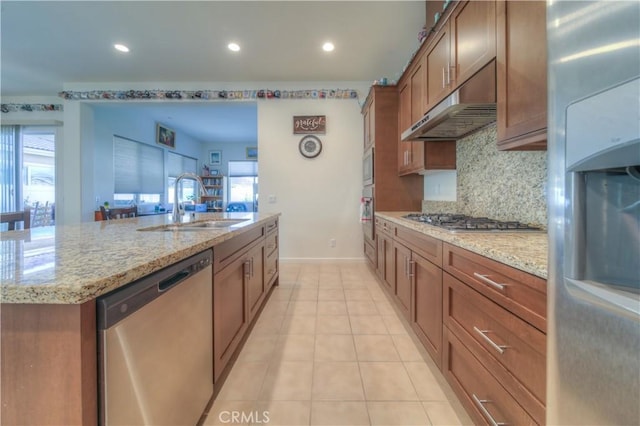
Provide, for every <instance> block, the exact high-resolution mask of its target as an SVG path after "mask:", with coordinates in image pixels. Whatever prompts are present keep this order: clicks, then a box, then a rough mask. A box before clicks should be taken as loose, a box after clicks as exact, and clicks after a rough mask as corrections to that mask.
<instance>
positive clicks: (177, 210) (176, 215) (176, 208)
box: [173, 173, 207, 223]
mask: <svg viewBox="0 0 640 426" xmlns="http://www.w3.org/2000/svg"><path fill="white" fill-rule="evenodd" d="M186 178H189V179H193V180H195V181H196V182H197V183H198V184H199V185H200V193H201V194H202V195H207V189H206V188H205V187H204V183H203V182H202V179H200V176H198V175H196V174H195V173H182V174H181V175H180V176H178V177H177V178H176V183H175V186H174V187H173V203H174V205H173V222H174V223H178V222H180V218H181V217H182V215H183V214H184V211H183V209H182V204H181V203H180V200H179V199H178V187H179V185H180V181H181V180H182V179H186Z"/></svg>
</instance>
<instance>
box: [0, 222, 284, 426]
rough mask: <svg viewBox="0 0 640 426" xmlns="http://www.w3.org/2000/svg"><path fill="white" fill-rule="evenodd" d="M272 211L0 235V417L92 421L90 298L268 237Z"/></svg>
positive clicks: (273, 279) (94, 382)
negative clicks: (219, 249)
mask: <svg viewBox="0 0 640 426" xmlns="http://www.w3.org/2000/svg"><path fill="white" fill-rule="evenodd" d="M278 216H279V214H269V213H230V214H220V213H196V214H195V215H187V216H185V217H184V218H183V222H184V225H187V226H188V225H190V224H191V225H193V224H197V223H201V222H204V221H215V220H229V219H239V220H242V221H241V222H239V223H236V224H233V225H231V226H228V227H215V228H208V229H203V230H189V231H187V230H184V231H181V230H165V229H163V228H165V227H167V226H172V224H171V222H170V220H171V218H170V217H169V216H167V215H164V216H150V217H139V218H131V219H122V220H116V221H103V222H90V223H81V224H74V225H65V226H59V227H47V228H34V229H30V230H25V231H12V232H6V233H3V234H2V260H1V264H0V268H1V274H2V285H1V287H0V295H1V297H2V305H1V327H2V336H1V337H2V372H1V373H2V376H1V381H2V418H1V419H0V420H1V421H0V422H1V423H3V424H67V425H70V424H89V425H90V424H96V423H97V421H98V415H97V413H98V378H97V358H98V357H97V341H96V339H97V338H96V298H97V297H99V296H101V295H104V294H106V293H109V292H111V291H113V290H115V289H117V288H119V287H122V286H124V285H126V284H128V283H130V282H132V281H135V280H137V279H139V278H142V277H144V276H146V275H149V274H151V273H153V272H155V271H158V270H160V269H162V268H164V267H167V266H169V265H172V264H174V263H176V262H178V261H180V260H182V259H186V258H188V257H189V256H192V255H194V254H197V253H200V252H202V251H204V250H207V249H211V248H212V247H213V248H214V253H215V247H216V246H220V245H224V246H225V247H229V243H231V244H233V241H238V242H243V246H244V245H251V246H252V247H253V246H255V245H256V244H258V243H259V244H261V245H264V242H265V235H267V234H269V233H270V234H269V235H275V239H276V242H277V220H278ZM274 233H276V234H274ZM249 235H250V236H252V241H246V242H245V241H244V240H245V239H246V237H247V236H249ZM255 236H259V242H257V240H255ZM272 238H273V237H272ZM272 245H273V244H272ZM275 247H276V248H275V250H273V251H272V252H271V253H272V254H271V256H272V257H271V258H270V259H272V258H273V256H275V262H276V265H277V245H276V246H275ZM274 252H275V253H274ZM238 253H240V252H239V251H238ZM214 256H215V255H214ZM214 261H215V260H214ZM276 268H277V266H276ZM268 277H269V283H270V284H273V283H277V272H276V273H275V275H269V276H268ZM265 284H266V283H265ZM261 300H264V299H261Z"/></svg>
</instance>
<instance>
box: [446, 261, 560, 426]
mask: <svg viewBox="0 0 640 426" xmlns="http://www.w3.org/2000/svg"><path fill="white" fill-rule="evenodd" d="M444 291H445V295H444V310H445V311H444V324H445V326H446V327H447V328H448V329H449V332H450V333H453V334H455V335H456V336H457V337H458V338H459V339H460V340H461V341H462V342H464V344H465V346H466V347H467V349H469V351H470V352H472V353H473V355H474V356H475V357H476V358H477V359H478V360H479V361H480V362H481V363H482V365H483V366H484V367H485V368H486V369H487V370H488V371H489V372H490V373H491V374H492V375H493V376H494V377H495V378H496V379H498V381H499V382H500V383H501V384H502V386H503V387H504V388H505V389H507V391H508V392H509V393H511V394H512V395H513V397H514V398H515V399H516V400H517V401H518V402H519V404H520V405H521V406H522V407H523V408H524V409H525V410H526V411H527V412H528V413H529V414H530V415H531V417H532V418H534V419H535V420H536V421H537V422H538V423H544V420H545V408H544V401H545V399H546V389H545V386H546V368H545V359H546V350H547V345H546V336H545V335H544V333H542V332H541V331H540V330H538V329H536V328H535V327H533V326H532V325H530V324H528V323H527V322H525V321H523V320H521V319H520V318H518V317H516V316H515V315H513V314H512V313H511V312H509V311H507V310H506V309H504V308H502V307H500V306H499V305H497V304H496V303H494V302H492V301H491V300H489V299H487V298H486V297H484V296H483V295H481V294H480V293H478V292H477V291H475V290H473V289H472V288H470V287H469V286H467V285H466V284H464V283H462V282H460V281H459V280H457V279H456V278H454V277H452V276H451V275H449V274H448V273H445V274H444Z"/></svg>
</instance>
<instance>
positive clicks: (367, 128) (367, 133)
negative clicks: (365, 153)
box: [362, 105, 372, 150]
mask: <svg viewBox="0 0 640 426" xmlns="http://www.w3.org/2000/svg"><path fill="white" fill-rule="evenodd" d="M362 115H363V122H364V149H365V150H366V149H367V148H369V147H370V146H371V145H372V141H371V107H370V106H369V105H367V106H365V108H364V111H363V113H362Z"/></svg>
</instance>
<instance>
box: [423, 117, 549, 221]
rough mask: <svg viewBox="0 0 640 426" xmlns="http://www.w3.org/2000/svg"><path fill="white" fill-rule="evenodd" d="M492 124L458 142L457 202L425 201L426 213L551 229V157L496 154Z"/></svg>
mask: <svg viewBox="0 0 640 426" xmlns="http://www.w3.org/2000/svg"><path fill="white" fill-rule="evenodd" d="M496 138H497V133H496V126H495V125H491V126H489V127H487V128H485V129H483V130H480V131H478V132H476V133H474V134H473V135H471V136H468V137H466V138H464V139H461V140H459V141H458V142H457V143H456V155H457V159H456V161H457V185H456V191H457V194H456V195H457V197H456V198H457V201H423V202H422V211H423V212H425V213H427V212H445V213H462V214H467V215H471V216H486V217H491V218H493V219H498V220H518V221H520V222H525V223H530V224H535V225H539V226H543V227H545V228H546V227H547V199H546V180H547V152H546V151H498V149H497V147H496Z"/></svg>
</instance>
